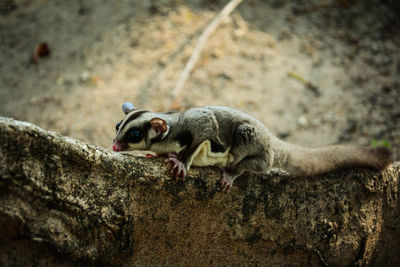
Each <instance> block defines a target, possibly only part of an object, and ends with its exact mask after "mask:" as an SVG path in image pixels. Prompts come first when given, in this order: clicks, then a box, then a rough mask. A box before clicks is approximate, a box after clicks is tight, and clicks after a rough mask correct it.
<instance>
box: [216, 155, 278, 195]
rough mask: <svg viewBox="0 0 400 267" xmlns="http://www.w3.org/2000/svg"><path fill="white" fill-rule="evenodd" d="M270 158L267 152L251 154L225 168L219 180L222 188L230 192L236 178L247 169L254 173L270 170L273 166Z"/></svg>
mask: <svg viewBox="0 0 400 267" xmlns="http://www.w3.org/2000/svg"><path fill="white" fill-rule="evenodd" d="M268 158H269V157H268V156H267V155H266V153H260V154H259V155H251V156H247V157H245V158H243V159H242V160H241V161H240V162H239V163H237V164H235V165H232V166H229V167H227V168H225V169H224V171H223V172H222V176H221V179H220V180H219V182H220V185H221V189H222V190H223V191H227V192H229V191H230V189H231V187H232V185H233V182H234V181H235V179H236V178H237V177H239V176H240V175H242V174H243V173H244V172H245V171H249V172H253V173H261V172H264V171H268V170H269V169H270V168H271V166H270V165H271V164H270V161H269V160H268Z"/></svg>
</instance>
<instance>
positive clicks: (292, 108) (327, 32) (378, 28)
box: [0, 0, 400, 160]
mask: <svg viewBox="0 0 400 267" xmlns="http://www.w3.org/2000/svg"><path fill="white" fill-rule="evenodd" d="M2 2H3V3H2V4H1V6H0V34H1V41H0V51H2V52H1V53H0V115H1V116H7V117H13V118H16V119H18V120H24V121H29V122H32V123H34V124H37V125H39V126H41V127H43V128H44V129H47V130H52V131H56V132H58V133H60V134H63V135H68V136H71V137H74V138H77V139H80V140H83V141H86V142H89V143H91V144H97V145H101V146H104V147H108V148H109V147H110V144H111V142H112V139H113V136H114V133H115V124H116V122H118V121H119V120H120V119H121V118H122V117H123V113H122V111H121V104H122V103H123V102H126V101H130V102H133V103H134V104H135V105H136V106H137V107H138V108H145V109H150V110H154V111H163V110H166V109H167V108H168V106H167V104H168V96H169V92H170V91H171V90H172V88H173V87H174V85H175V83H176V80H177V79H178V77H179V74H180V72H181V71H182V69H183V67H184V65H185V63H186V61H187V60H188V58H189V57H190V54H191V52H192V50H193V47H194V45H195V42H196V40H197V38H198V36H199V34H200V33H201V31H202V30H203V29H204V28H205V27H206V26H207V25H208V23H209V22H210V20H211V19H212V18H213V17H214V16H215V15H216V14H217V13H218V12H219V10H221V8H222V7H223V6H224V5H225V4H226V3H227V2H228V1H209V0H202V1H201V0H193V1H179V0H176V1H168V0H165V1H163V0H160V1H142V0H140V1H139V0H130V1H123V0H112V1H110V0H87V1H78V0H71V1H61V0H55V1H47V0H32V1H29V0H20V1H17V0H15V1H12V0H5V1H2ZM393 3H394V2H393V1H373V0H369V1H350V0H349V1H276V0H275V1H261V0H258V1H256V0H253V1H251V0H248V1H246V0H244V1H243V3H242V4H241V5H240V6H239V8H238V9H237V10H236V11H235V12H234V13H233V15H232V16H231V17H230V18H229V19H228V20H226V21H224V22H223V24H222V25H221V26H220V27H219V28H218V29H217V31H216V32H215V33H214V34H213V36H212V37H211V38H210V40H209V41H208V42H207V44H206V48H205V49H204V51H203V53H202V56H201V59H200V60H199V62H198V63H197V65H196V67H195V69H194V71H193V72H192V74H191V76H190V78H189V80H188V81H187V82H186V84H185V88H184V90H183V92H182V95H181V97H182V101H181V102H180V103H179V104H180V106H181V107H182V108H189V107H194V106H202V105H226V106H231V107H235V108H239V109H242V110H244V111H246V112H248V113H250V114H252V115H254V116H255V117H257V118H259V119H260V120H261V121H263V122H264V123H265V124H266V125H267V126H268V127H269V128H270V129H271V130H272V132H273V133H275V134H276V135H278V136H280V137H281V138H283V139H285V140H287V141H289V142H293V143H297V144H301V145H305V146H311V147H315V146H321V145H327V144H333V143H354V144H360V145H371V144H373V143H377V142H383V143H389V144H390V145H391V148H392V150H393V151H394V153H395V159H397V160H398V159H399V158H400V150H399V144H400V129H399V126H400V78H399V77H400V61H399V59H400V53H399V51H400V49H399V48H400V27H399V25H400V23H399V16H398V11H399V10H400V8H397V9H396V4H395V3H394V4H393ZM398 6H399V5H397V7H398ZM44 42H45V43H46V44H47V45H48V47H49V49H50V55H49V56H48V57H39V59H38V60H37V62H36V63H35V62H34V61H33V60H32V55H33V53H34V50H35V47H37V46H38V45H39V44H41V43H44ZM301 79H304V80H305V81H307V82H309V83H311V84H312V85H313V86H314V87H315V88H317V90H318V94H319V96H317V94H316V93H315V91H313V90H310V88H309V87H307V86H306V85H305V84H303V83H302V82H301V81H300V80H301Z"/></svg>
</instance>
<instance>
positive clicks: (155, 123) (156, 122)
mask: <svg viewBox="0 0 400 267" xmlns="http://www.w3.org/2000/svg"><path fill="white" fill-rule="evenodd" d="M150 126H151V128H150V130H149V139H153V138H155V137H157V136H160V135H161V134H163V133H165V132H166V131H167V130H168V126H167V123H166V122H165V120H163V119H160V118H153V119H151V120H150Z"/></svg>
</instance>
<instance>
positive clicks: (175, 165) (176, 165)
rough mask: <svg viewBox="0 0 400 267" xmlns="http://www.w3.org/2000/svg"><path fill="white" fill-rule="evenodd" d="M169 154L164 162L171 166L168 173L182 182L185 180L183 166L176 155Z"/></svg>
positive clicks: (184, 168)
mask: <svg viewBox="0 0 400 267" xmlns="http://www.w3.org/2000/svg"><path fill="white" fill-rule="evenodd" d="M171 154H172V153H170V154H168V156H169V158H168V159H166V160H165V161H164V162H165V163H171V164H172V168H171V171H170V173H171V174H172V175H174V176H175V177H176V178H178V179H179V178H180V179H182V180H185V177H186V167H185V164H184V163H183V162H182V161H180V160H179V159H178V158H177V156H176V154H172V155H171Z"/></svg>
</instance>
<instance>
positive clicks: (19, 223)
mask: <svg viewBox="0 0 400 267" xmlns="http://www.w3.org/2000/svg"><path fill="white" fill-rule="evenodd" d="M0 138H1V145H0V236H2V238H1V241H0V265H2V266H8V265H13V264H16V265H26V264H37V265H40V266H46V265H50V266H72V265H74V264H76V263H77V262H79V263H94V264H99V263H100V264H123V265H125V266H128V265H140V266H142V265H175V266H176V265H197V266H202V265H218V266H222V265H268V266H271V265H278V266H282V265H297V266H304V265H311V266H320V265H338V266H347V265H391V266H394V265H399V264H400V256H399V253H398V251H399V248H400V224H399V202H398V195H399V190H398V189H399V183H398V179H399V172H400V163H399V162H395V163H394V164H393V165H392V166H390V167H389V168H388V169H387V170H386V171H385V172H383V173H382V174H381V173H373V172H370V171H365V170H352V171H345V172H338V173H334V174H330V175H326V176H320V177H314V178H310V177H300V178H293V177H290V176H287V175H284V174H281V173H275V172H274V173H270V174H265V175H258V176H256V175H244V176H242V177H241V178H239V179H238V180H237V182H236V184H235V186H234V187H233V189H232V191H231V192H230V193H229V194H226V193H223V192H220V191H219V190H218V186H217V181H218V179H219V175H220V174H219V172H218V170H216V169H212V168H194V169H192V170H190V172H189V177H188V179H186V180H185V181H184V182H182V181H175V180H173V179H170V178H169V176H168V175H167V171H168V169H167V167H166V166H165V164H163V163H162V159H147V158H141V157H133V156H129V155H123V154H118V153H114V152H112V151H110V150H106V149H104V148H100V147H96V146H90V145H87V144H85V143H82V142H79V141H76V140H73V139H71V138H68V137H64V136H60V135H58V134H55V133H52V132H47V131H44V130H42V129H40V128H38V127H36V126H34V125H32V124H29V123H23V122H19V121H15V120H11V119H6V118H1V117H0Z"/></svg>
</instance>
